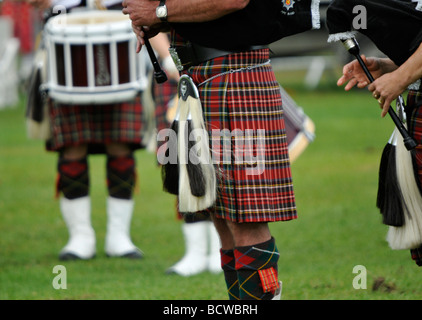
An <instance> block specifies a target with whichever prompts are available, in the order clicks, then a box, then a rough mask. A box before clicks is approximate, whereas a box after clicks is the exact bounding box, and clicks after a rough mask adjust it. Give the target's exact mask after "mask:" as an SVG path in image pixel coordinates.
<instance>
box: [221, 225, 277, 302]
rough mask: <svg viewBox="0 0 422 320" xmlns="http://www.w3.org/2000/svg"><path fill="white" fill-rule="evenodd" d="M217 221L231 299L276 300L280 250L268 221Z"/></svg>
mask: <svg viewBox="0 0 422 320" xmlns="http://www.w3.org/2000/svg"><path fill="white" fill-rule="evenodd" d="M214 222H215V225H216V228H217V231H218V232H219V234H220V237H221V242H222V250H221V253H222V255H221V258H222V268H223V270H224V275H225V279H226V284H227V288H228V293H229V297H230V299H259V300H260V299H272V298H273V297H274V295H275V292H276V290H277V289H279V282H278V277H277V272H278V271H277V262H278V258H279V253H278V250H277V246H276V245H275V240H274V238H272V237H271V233H270V230H269V228H268V224H267V223H242V224H239V223H234V222H230V221H225V220H221V219H214Z"/></svg>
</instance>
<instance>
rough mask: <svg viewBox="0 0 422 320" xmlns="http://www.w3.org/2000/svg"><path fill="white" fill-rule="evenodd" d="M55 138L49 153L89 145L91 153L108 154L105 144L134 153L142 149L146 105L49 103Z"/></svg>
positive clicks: (48, 146) (47, 147) (52, 138)
mask: <svg viewBox="0 0 422 320" xmlns="http://www.w3.org/2000/svg"><path fill="white" fill-rule="evenodd" d="M49 115H50V121H51V138H50V139H49V140H47V142H46V149H47V150H49V151H60V150H62V149H63V148H64V147H68V146H75V145H81V144H88V146H89V148H88V152H89V153H105V147H104V145H105V144H108V143H111V142H119V143H125V144H128V145H129V146H130V148H131V149H132V150H136V149H139V148H141V147H142V146H141V143H142V136H143V133H142V127H143V125H142V105H141V103H140V99H139V98H137V99H136V100H134V101H132V102H123V103H114V104H106V105H93V104H90V105H70V104H62V103H57V102H55V101H52V100H50V101H49Z"/></svg>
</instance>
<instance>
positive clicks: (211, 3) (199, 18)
mask: <svg viewBox="0 0 422 320" xmlns="http://www.w3.org/2000/svg"><path fill="white" fill-rule="evenodd" d="M248 3H249V0H167V3H166V5H167V8H168V21H169V22H204V21H211V20H215V19H218V18H221V17H222V16H225V15H227V14H229V13H232V12H235V11H237V10H241V9H243V8H244V7H246V5H247V4H248Z"/></svg>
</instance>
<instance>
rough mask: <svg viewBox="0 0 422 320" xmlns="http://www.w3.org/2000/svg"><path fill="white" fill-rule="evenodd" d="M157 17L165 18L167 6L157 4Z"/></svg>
mask: <svg viewBox="0 0 422 320" xmlns="http://www.w3.org/2000/svg"><path fill="white" fill-rule="evenodd" d="M157 17H158V18H165V17H167V8H166V7H165V6H159V7H158V8H157Z"/></svg>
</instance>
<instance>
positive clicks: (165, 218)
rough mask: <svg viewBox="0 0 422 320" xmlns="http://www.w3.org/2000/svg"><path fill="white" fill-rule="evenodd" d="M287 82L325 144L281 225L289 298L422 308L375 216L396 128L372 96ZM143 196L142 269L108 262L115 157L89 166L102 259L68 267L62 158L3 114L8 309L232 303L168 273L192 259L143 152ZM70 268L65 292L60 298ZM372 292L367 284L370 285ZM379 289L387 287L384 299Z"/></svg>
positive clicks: (419, 276)
mask: <svg viewBox="0 0 422 320" xmlns="http://www.w3.org/2000/svg"><path fill="white" fill-rule="evenodd" d="M292 78H293V76H291V75H290V74H279V80H280V82H281V83H282V84H283V86H284V87H285V88H286V89H287V90H288V92H289V93H290V94H291V95H292V97H293V98H294V99H295V101H296V102H297V104H298V105H300V106H302V107H303V108H304V110H305V112H306V113H307V114H308V116H310V117H311V119H312V120H313V121H314V122H315V125H316V139H315V141H314V142H313V143H312V144H311V145H309V147H308V148H307V149H306V151H305V152H304V153H303V154H302V155H301V156H300V157H299V159H298V160H297V161H296V162H295V163H294V164H293V178H294V183H295V191H296V196H297V205H298V213H299V219H297V220H295V221H291V222H285V223H277V224H272V225H271V230H272V233H273V235H274V236H275V238H276V239H277V245H278V248H279V250H280V261H279V275H280V279H281V280H282V281H283V299H285V300H305V299H306V300H316V299H330V300H331V299H332V300H337V299H341V300H353V299H364V300H378V299H380V300H384V299H421V298H422V292H421V289H420V283H421V282H422V273H421V270H420V269H418V267H417V266H416V264H415V263H414V262H413V261H412V260H411V259H410V254H409V252H408V251H392V250H391V249H389V247H388V245H387V243H386V241H385V240H384V239H385V235H386V231H387V227H386V226H384V225H382V224H381V217H380V214H379V213H378V211H377V209H376V207H375V198H376V191H377V171H378V165H379V159H380V155H381V152H382V149H383V147H384V145H385V144H386V142H387V140H388V138H389V135H390V133H391V132H392V128H393V124H392V122H391V120H389V119H388V118H386V119H381V118H380V110H379V109H378V107H377V105H376V102H374V100H373V99H371V96H370V95H369V94H368V92H366V91H364V90H363V91H353V92H349V93H345V92H344V91H343V90H342V89H337V88H333V86H332V85H321V86H320V88H319V89H318V90H315V91H306V90H303V88H301V86H300V84H298V83H296V82H295V81H293V80H291V79H292ZM136 156H137V161H138V175H139V188H138V189H139V190H138V192H137V194H136V208H135V213H134V217H133V223H132V238H133V240H134V242H135V243H136V244H137V245H139V247H140V248H141V249H142V250H143V251H144V252H145V258H144V259H143V260H141V261H130V260H123V259H112V258H107V257H106V256H105V254H104V250H103V246H104V236H105V226H106V217H105V196H106V188H105V172H104V171H105V170H104V167H105V159H104V157H102V156H95V157H91V158H90V167H91V181H92V189H91V195H92V201H93V213H92V216H93V225H94V228H95V230H96V235H97V256H96V258H95V259H93V260H91V261H76V262H75V261H73V262H61V261H59V260H58V259H57V255H58V252H59V250H60V249H61V248H62V247H63V245H64V244H65V243H66V241H67V237H68V235H67V230H66V227H65V225H64V222H63V220H62V218H61V214H60V212H59V208H58V201H57V199H55V198H54V183H55V178H56V154H53V153H47V152H46V151H45V150H44V145H43V142H41V141H35V140H29V139H27V137H26V133H25V125H24V107H23V103H21V104H20V105H19V106H18V107H17V108H14V109H5V110H1V111H0V299H1V300H6V299H7V300H15V299H25V300H32V299H42V300H44V299H101V300H102V299H112V300H114V299H140V300H167V299H180V300H185V299H186V300H192V299H209V300H216V299H224V300H225V299H226V298H227V296H226V293H225V284H224V279H223V275H222V274H220V275H213V274H208V273H204V274H202V275H198V276H193V277H190V278H182V277H178V276H170V275H166V274H165V270H166V268H168V267H169V266H170V265H172V264H173V263H174V262H176V261H177V260H178V259H179V258H181V256H182V255H183V252H184V245H183V237H182V233H181V223H180V221H178V220H177V219H176V217H175V213H174V198H173V197H172V196H170V195H168V194H166V193H164V192H163V191H162V189H161V179H160V171H159V169H158V168H157V166H156V161H155V155H154V154H150V153H147V152H146V151H140V152H138V153H137V154H136ZM56 265H64V266H65V268H66V274H67V289H65V290H63V289H62V290H57V289H54V287H53V285H52V282H53V279H54V277H55V276H56V275H57V274H55V273H53V268H54V267H55V266H56ZM358 265H361V266H364V267H365V268H366V271H367V282H366V283H367V289H355V288H354V287H353V280H354V278H355V277H356V276H358V275H362V274H361V273H353V269H354V267H355V266H358ZM361 283H362V282H361ZM374 283H378V284H379V283H382V284H381V285H380V286H379V287H378V288H377V289H376V290H374V289H373V285H374Z"/></svg>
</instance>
